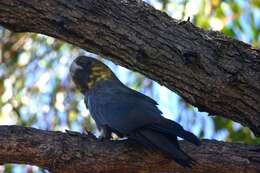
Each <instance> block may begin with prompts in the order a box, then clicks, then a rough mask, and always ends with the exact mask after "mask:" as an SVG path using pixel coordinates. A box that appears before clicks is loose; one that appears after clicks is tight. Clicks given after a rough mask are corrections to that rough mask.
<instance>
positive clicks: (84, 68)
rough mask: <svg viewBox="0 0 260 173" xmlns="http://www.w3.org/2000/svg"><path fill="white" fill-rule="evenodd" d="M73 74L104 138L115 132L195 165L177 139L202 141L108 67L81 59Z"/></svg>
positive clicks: (82, 57)
mask: <svg viewBox="0 0 260 173" xmlns="http://www.w3.org/2000/svg"><path fill="white" fill-rule="evenodd" d="M70 73H71V76H72V79H73V81H74V83H75V84H76V86H77V87H79V89H80V91H81V93H82V94H83V95H84V100H85V104H86V106H87V108H88V109H89V111H90V114H91V116H92V117H93V118H94V120H95V121H96V124H97V126H98V128H99V129H101V130H102V132H103V137H104V138H110V137H111V133H112V132H113V133H115V134H117V135H118V136H120V137H122V136H127V137H128V138H130V139H134V140H136V141H137V142H139V143H141V144H143V145H144V146H146V147H149V148H152V149H160V150H161V151H163V152H164V153H166V154H168V155H169V156H170V157H171V158H172V159H173V160H175V161H176V162H177V163H179V164H180V165H182V166H184V167H191V166H192V165H193V164H194V163H195V161H194V160H193V159H192V158H191V157H190V156H188V155H187V154H186V153H184V152H183V151H182V150H181V148H180V146H179V143H178V141H177V136H179V137H181V138H183V139H185V140H187V141H189V142H191V143H193V144H196V145H199V144H200V141H199V139H198V138H197V137H196V136H195V135H193V134H192V133H190V132H188V131H185V130H184V129H183V128H182V126H181V125H179V124H177V123H176V122H174V121H171V120H169V119H166V118H164V117H163V116H161V114H162V112H161V111H160V110H159V109H158V108H157V103H156V102H155V101H154V100H153V99H151V98H149V97H147V96H145V95H143V94H141V93H139V92H137V91H135V90H132V89H130V88H128V87H126V86H125V85H124V84H123V83H121V82H120V81H119V80H118V78H117V77H116V76H115V75H114V73H113V72H112V71H111V70H110V69H109V68H108V67H107V66H106V65H105V64H103V63H102V62H100V61H98V60H96V59H93V58H91V57H86V56H80V57H77V58H76V59H75V60H74V61H73V63H72V65H71V67H70Z"/></svg>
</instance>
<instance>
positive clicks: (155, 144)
mask: <svg viewBox="0 0 260 173" xmlns="http://www.w3.org/2000/svg"><path fill="white" fill-rule="evenodd" d="M129 137H130V138H132V139H135V140H136V141H137V142H139V143H141V144H143V145H144V146H146V147H149V148H157V149H160V150H161V151H162V152H164V153H166V154H167V155H168V156H169V157H170V158H171V159H173V160H175V161H176V162H177V163H179V164H180V165H182V166H184V167H192V165H194V164H195V161H194V160H193V159H192V158H191V157H190V156H188V155H187V154H186V153H185V152H183V151H182V150H181V149H180V147H179V144H178V141H177V137H176V136H175V140H174V139H173V138H168V137H167V135H165V134H163V133H160V132H157V131H154V130H151V129H147V128H144V129H140V130H138V131H136V132H135V133H134V134H130V136H129Z"/></svg>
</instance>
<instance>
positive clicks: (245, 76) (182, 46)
mask: <svg viewBox="0 0 260 173" xmlns="http://www.w3.org/2000/svg"><path fill="white" fill-rule="evenodd" d="M0 24H1V25H3V26H4V27H7V28H9V29H11V30H13V31H17V32H36V33H42V34H46V35H49V36H53V37H55V38H59V39H62V40H64V41H67V42H70V43H72V44H74V45H77V46H79V47H81V48H83V49H86V50H88V51H91V52H94V53H97V54H102V55H105V56H109V58H111V60H112V61H114V62H115V63H118V64H120V65H122V66H125V67H127V68H129V69H132V70H136V71H138V72H141V73H143V74H145V75H146V76H148V77H149V78H151V79H153V80H155V81H158V82H159V83H160V84H162V85H165V86H166V87H168V88H170V89H171V90H173V91H176V92H177V93H178V94H179V95H180V96H182V97H183V98H184V99H185V100H186V101H188V102H189V103H191V104H192V105H194V106H197V107H198V108H199V110H201V111H206V112H209V113H210V114H213V115H216V114H217V115H222V116H224V117H226V118H229V119H232V120H234V121H237V122H239V123H241V124H242V125H244V126H247V127H249V128H250V129H251V130H252V131H253V132H254V133H255V134H256V135H260V116H259V115H260V50H257V49H253V48H251V46H250V45H248V44H245V43H243V42H240V41H237V40H234V39H231V38H227V37H225V36H223V35H222V34H221V33H219V32H213V31H205V30H202V29H199V28H197V27H195V26H194V25H192V24H191V23H190V22H188V21H187V22H179V21H177V20H174V19H172V18H170V17H169V16H167V15H166V14H165V13H162V12H160V11H157V10H155V9H154V8H153V7H151V6H150V5H148V4H146V3H144V2H142V1H140V0H124V1H118V0H109V1H107V0H84V1H83V0H78V1H69V0H31V1H27V0H2V1H0Z"/></svg>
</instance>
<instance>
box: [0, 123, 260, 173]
mask: <svg viewBox="0 0 260 173" xmlns="http://www.w3.org/2000/svg"><path fill="white" fill-rule="evenodd" d="M0 141H1V142H0V164H4V163H19V164H30V165H37V166H41V167H43V168H45V169H48V170H49V171H51V172H54V173H79V172H80V173H93V172H95V173H101V172H102V173H104V172H105V173H122V172H123V173H133V172H135V173H144V172H165V171H167V172H173V170H174V172H182V173H190V172H191V171H192V172H193V173H205V172H211V173H213V172H217V173H230V171H231V170H232V171H233V172H235V173H259V172H260V155H259V150H260V146H259V145H245V144H232V143H225V142H217V141H213V140H212V141H210V140H203V142H202V145H201V146H200V147H197V146H194V145H191V144H189V143H187V142H184V141H181V142H180V143H181V146H182V148H183V149H184V151H185V152H187V153H189V154H190V155H191V156H192V157H193V158H194V159H195V160H196V161H197V162H198V164H197V165H196V166H194V167H193V168H192V170H191V169H188V168H186V169H184V168H183V167H181V166H179V165H178V164H176V163H175V162H174V161H170V160H168V159H167V158H166V157H165V156H164V155H163V154H161V153H158V152H157V153H156V152H153V151H148V150H146V149H144V148H143V147H142V146H140V145H138V144H135V143H134V142H126V141H127V140H124V141H98V140H96V139H95V138H94V137H93V136H91V135H84V134H80V133H77V132H71V131H70V132H69V133H62V132H53V131H44V130H37V129H34V128H26V127H19V126H0Z"/></svg>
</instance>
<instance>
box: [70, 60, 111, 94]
mask: <svg viewBox="0 0 260 173" xmlns="http://www.w3.org/2000/svg"><path fill="white" fill-rule="evenodd" d="M70 75H71V77H72V79H73V81H74V83H75V84H76V86H77V87H79V89H80V90H81V92H83V93H84V92H86V91H89V90H90V89H92V87H93V86H94V85H95V84H96V83H98V82H100V81H104V80H109V79H111V78H113V77H114V74H113V72H112V71H111V70H110V69H109V68H108V67H107V66H106V65H105V64H103V63H102V62H100V61H98V60H96V59H94V58H91V57H87V56H79V57H77V58H76V59H75V60H73V62H72V64H71V66H70Z"/></svg>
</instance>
